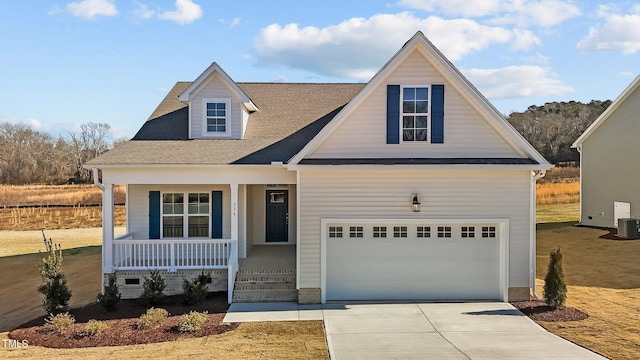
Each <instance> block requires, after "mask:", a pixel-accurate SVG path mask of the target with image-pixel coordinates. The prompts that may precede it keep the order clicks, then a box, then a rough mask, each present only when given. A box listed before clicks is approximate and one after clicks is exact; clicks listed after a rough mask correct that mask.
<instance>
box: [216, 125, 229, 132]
mask: <svg viewBox="0 0 640 360" xmlns="http://www.w3.org/2000/svg"><path fill="white" fill-rule="evenodd" d="M225 131H227V127H226V126H224V125H218V132H225Z"/></svg>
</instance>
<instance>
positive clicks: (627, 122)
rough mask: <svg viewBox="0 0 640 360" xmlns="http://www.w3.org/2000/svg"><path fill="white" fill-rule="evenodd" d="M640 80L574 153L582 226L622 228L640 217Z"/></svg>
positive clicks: (587, 132) (589, 131) (581, 139)
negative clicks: (577, 160)
mask: <svg viewBox="0 0 640 360" xmlns="http://www.w3.org/2000/svg"><path fill="white" fill-rule="evenodd" d="M639 136H640V76H638V77H636V79H635V80H634V81H633V82H632V83H631V84H630V85H629V86H628V87H627V88H626V89H625V90H624V91H623V92H622V94H620V96H618V98H617V99H616V100H615V101H614V102H613V103H611V105H610V106H609V107H608V108H607V110H605V111H604V112H603V113H602V114H601V115H600V116H599V117H598V118H597V119H596V120H595V121H594V122H593V124H591V126H589V127H588V128H587V129H586V130H585V132H584V133H583V134H582V135H580V137H579V138H578V139H577V140H576V141H575V142H574V143H573V145H572V147H574V148H577V149H578V151H579V152H580V223H581V224H583V225H590V226H602V227H617V226H618V219H620V218H629V217H633V218H638V217H640V157H639V156H638V154H640V141H638V137H639Z"/></svg>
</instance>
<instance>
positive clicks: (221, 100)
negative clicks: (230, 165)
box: [179, 62, 258, 139]
mask: <svg viewBox="0 0 640 360" xmlns="http://www.w3.org/2000/svg"><path fill="white" fill-rule="evenodd" d="M179 99H180V101H184V102H188V104H189V138H190V139H242V138H244V133H245V131H246V128H247V122H248V120H249V114H251V113H252V112H255V111H257V110H258V108H257V107H256V105H255V104H254V103H253V102H252V101H251V99H250V98H249V96H247V94H246V93H245V92H244V91H242V89H240V88H239V87H238V85H237V84H236V83H235V82H234V81H233V80H232V79H231V77H229V75H227V73H225V72H224V70H222V68H221V67H220V66H219V65H218V64H217V63H215V62H214V63H213V64H211V66H209V67H208V68H207V69H206V70H205V71H204V72H203V73H202V74H200V76H198V78H197V79H196V80H195V81H194V82H193V83H191V85H189V87H187V89H185V90H184V91H183V92H182V93H181V94H180V96H179Z"/></svg>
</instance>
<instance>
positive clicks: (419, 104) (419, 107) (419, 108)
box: [416, 101, 429, 114]
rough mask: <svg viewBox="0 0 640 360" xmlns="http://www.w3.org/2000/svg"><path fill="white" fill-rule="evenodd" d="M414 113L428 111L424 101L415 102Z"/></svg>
mask: <svg viewBox="0 0 640 360" xmlns="http://www.w3.org/2000/svg"><path fill="white" fill-rule="evenodd" d="M416 112H417V113H422V114H425V113H428V112H429V109H428V108H427V102H426V101H416Z"/></svg>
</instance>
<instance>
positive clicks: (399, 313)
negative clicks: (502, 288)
mask: <svg viewBox="0 0 640 360" xmlns="http://www.w3.org/2000/svg"><path fill="white" fill-rule="evenodd" d="M322 312H323V318H324V324H325V329H326V333H327V342H328V344H329V352H330V354H331V358H332V359H334V360H338V359H350V360H353V359H605V358H604V357H601V356H599V355H597V354H595V353H593V352H591V351H589V350H586V349H584V348H582V347H580V346H578V345H575V344H573V343H571V342H569V341H566V340H564V339H562V338H560V337H558V336H556V335H553V334H551V333H549V332H547V331H546V330H544V329H543V328H541V327H540V326H538V325H537V324H536V323H535V322H533V321H532V320H530V319H529V318H528V317H526V316H524V315H523V314H522V313H521V312H519V311H517V310H516V309H514V308H513V307H512V306H511V305H510V304H507V303H423V304H421V303H417V304H416V303H414V304H327V305H323V309H322Z"/></svg>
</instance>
